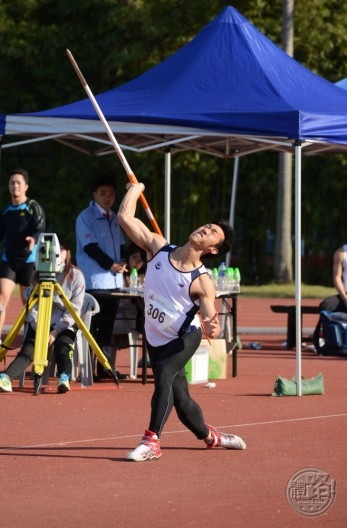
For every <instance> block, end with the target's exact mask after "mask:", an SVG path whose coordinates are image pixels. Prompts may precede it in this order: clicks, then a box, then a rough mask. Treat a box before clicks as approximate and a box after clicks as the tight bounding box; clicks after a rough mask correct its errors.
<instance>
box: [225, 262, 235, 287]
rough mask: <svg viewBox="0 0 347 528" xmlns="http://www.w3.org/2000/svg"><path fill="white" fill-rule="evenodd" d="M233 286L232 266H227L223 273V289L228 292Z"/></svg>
mask: <svg viewBox="0 0 347 528" xmlns="http://www.w3.org/2000/svg"><path fill="white" fill-rule="evenodd" d="M233 287H234V270H233V268H230V267H229V268H227V270H226V273H225V289H226V291H228V292H231V291H233Z"/></svg>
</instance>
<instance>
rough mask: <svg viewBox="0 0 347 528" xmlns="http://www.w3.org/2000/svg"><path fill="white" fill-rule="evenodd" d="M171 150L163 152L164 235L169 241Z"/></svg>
mask: <svg viewBox="0 0 347 528" xmlns="http://www.w3.org/2000/svg"><path fill="white" fill-rule="evenodd" d="M170 212H171V152H170V151H169V150H168V151H167V152H165V209H164V215H165V224H164V235H165V238H166V240H167V241H168V242H169V241H170V238H171V233H170V231H171V218H170Z"/></svg>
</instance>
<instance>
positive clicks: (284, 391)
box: [272, 373, 324, 396]
mask: <svg viewBox="0 0 347 528" xmlns="http://www.w3.org/2000/svg"><path fill="white" fill-rule="evenodd" d="M301 394H302V396H307V395H309V394H324V378H323V374H322V373H320V374H318V375H317V376H315V377H314V378H311V379H307V380H305V379H302V380H301ZM296 395H297V383H296V381H295V380H289V379H286V378H282V376H278V377H277V378H276V381H275V388H274V392H273V393H272V396H296Z"/></svg>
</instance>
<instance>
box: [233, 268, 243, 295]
mask: <svg viewBox="0 0 347 528" xmlns="http://www.w3.org/2000/svg"><path fill="white" fill-rule="evenodd" d="M240 282H241V274H240V270H239V268H235V269H234V291H235V292H236V293H238V292H239V291H240Z"/></svg>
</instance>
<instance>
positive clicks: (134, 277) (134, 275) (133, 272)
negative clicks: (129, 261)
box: [129, 268, 138, 293]
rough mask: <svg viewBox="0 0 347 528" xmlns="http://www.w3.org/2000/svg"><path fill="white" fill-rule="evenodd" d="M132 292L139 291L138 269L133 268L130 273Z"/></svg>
mask: <svg viewBox="0 0 347 528" xmlns="http://www.w3.org/2000/svg"><path fill="white" fill-rule="evenodd" d="M129 280H130V292H131V293H136V292H137V283H138V276H137V269H136V268H133V269H132V270H131V273H130V279H129Z"/></svg>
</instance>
